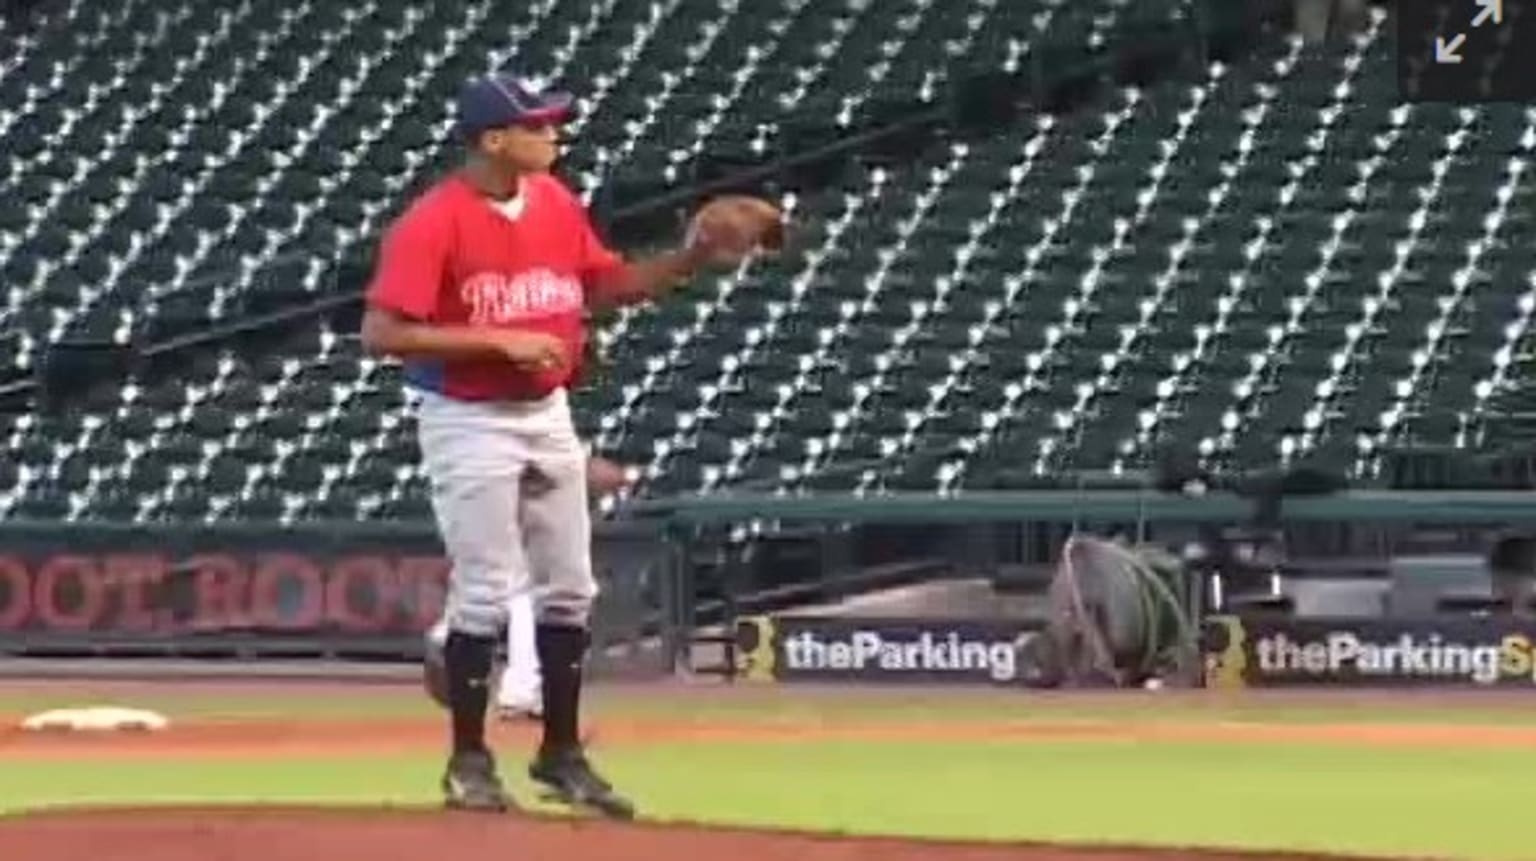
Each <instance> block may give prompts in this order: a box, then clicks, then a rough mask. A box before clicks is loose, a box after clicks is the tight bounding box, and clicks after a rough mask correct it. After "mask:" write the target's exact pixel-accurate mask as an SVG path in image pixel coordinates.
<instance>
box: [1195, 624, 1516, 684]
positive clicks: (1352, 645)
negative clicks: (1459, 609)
mask: <svg viewBox="0 0 1536 861" xmlns="http://www.w3.org/2000/svg"><path fill="white" fill-rule="evenodd" d="M1205 675H1206V685H1207V686H1208V687H1216V688H1241V687H1283V686H1302V685H1358V686H1381V685H1435V686H1446V685H1452V686H1464V687H1533V686H1536V619H1529V620H1528V619H1516V618H1512V617H1505V618H1498V617H1471V616H1468V617H1449V618H1434V619H1429V618H1426V619H1319V618H1307V619H1288V618H1284V617H1280V616H1270V615H1262V616H1261V615H1250V616H1213V617H1211V618H1209V619H1208V620H1207V622H1206V628H1205Z"/></svg>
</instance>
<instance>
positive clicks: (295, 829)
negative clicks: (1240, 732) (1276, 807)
mask: <svg viewBox="0 0 1536 861" xmlns="http://www.w3.org/2000/svg"><path fill="white" fill-rule="evenodd" d="M728 857H740V858H751V859H753V861H856V859H870V861H874V859H879V861H918V859H921V861H1005V859H1006V860H1007V861H1175V859H1184V861H1190V860H1191V859H1203V861H1224V859H1231V861H1263V859H1275V861H1280V859H1284V861H1298V859H1300V858H1303V857H1308V858H1315V857H1317V856H1301V855H1286V854H1274V853H1271V854H1260V853H1235V852H1234V853H1222V852H1205V851H1195V850H1188V849H1182V850H1150V849H1148V850H1141V849H1130V848H1106V849H1092V850H1090V849H1066V848H1061V847H1051V846H1039V845H1020V844H1007V845H1004V844H990V845H989V844H969V843H944V842H928V841H905V840H895V839H875V838H853V837H834V836H821V835H810V834H801V833H794V832H769V831H746V830H731V829H717V828H698V827H681V826H659V825H646V824H634V825H617V824H610V823H606V822H597V821H591V820H570V819H558V818H542V817H526V816H515V815H511V816H487V815H479V814H469V813H447V812H441V811H435V810H434V811H428V810H388V809H380V810H334V811H326V810H306V809H285V808H250V809H245V808H238V809H237V808H227V807H221V808H203V809H185V808H178V809H169V808H166V809H144V810H113V811H90V812H62V811H60V812H52V813H45V814H36V815H30V816H25V817H18V818H14V819H0V858H26V859H27V861H79V859H81V858H89V859H91V861H144V859H151V858H152V859H154V861H212V859H216V861H313V859H316V858H366V859H368V861H421V859H423V858H452V859H454V861H482V859H483V861H506V859H508V858H562V859H567V861H621V859H623V861H654V859H658V858H728Z"/></svg>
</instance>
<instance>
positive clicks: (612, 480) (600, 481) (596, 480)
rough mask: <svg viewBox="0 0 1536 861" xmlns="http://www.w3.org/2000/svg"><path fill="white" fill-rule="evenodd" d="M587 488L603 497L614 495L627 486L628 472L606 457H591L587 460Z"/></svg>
mask: <svg viewBox="0 0 1536 861" xmlns="http://www.w3.org/2000/svg"><path fill="white" fill-rule="evenodd" d="M587 486H588V487H589V488H591V490H592V491H593V492H594V493H597V494H599V495H603V496H606V495H607V494H610V493H616V492H618V491H620V490H623V489H624V488H625V487H628V486H629V473H628V470H626V469H625V468H624V467H623V466H621V465H620V464H617V463H615V462H613V461H611V460H609V459H608V458H606V457H599V456H598V455H592V457H591V458H589V459H588V460H587Z"/></svg>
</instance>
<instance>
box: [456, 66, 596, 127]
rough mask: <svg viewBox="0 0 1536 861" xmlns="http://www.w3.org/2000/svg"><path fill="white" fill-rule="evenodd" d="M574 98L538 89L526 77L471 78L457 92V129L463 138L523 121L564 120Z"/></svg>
mask: <svg viewBox="0 0 1536 861" xmlns="http://www.w3.org/2000/svg"><path fill="white" fill-rule="evenodd" d="M575 103H576V99H575V98H574V97H573V96H572V95H571V94H570V93H563V92H551V91H547V90H544V89H541V88H540V87H539V86H538V85H537V84H535V83H534V82H532V81H530V80H528V79H527V78H520V77H518V76H516V75H509V74H503V73H496V74H490V75H485V76H482V77H479V78H473V79H471V80H470V81H469V82H468V83H466V84H465V85H464V88H463V89H462V90H460V91H459V110H458V128H459V134H460V135H461V136H463V137H464V138H465V139H466V140H473V139H474V137H475V136H476V135H478V134H480V133H481V132H484V131H490V130H491V129H502V128H507V127H508V126H515V125H521V124H523V123H542V122H556V123H558V122H564V121H565V120H567V119H570V117H571V113H572V108H573V107H574V105H575Z"/></svg>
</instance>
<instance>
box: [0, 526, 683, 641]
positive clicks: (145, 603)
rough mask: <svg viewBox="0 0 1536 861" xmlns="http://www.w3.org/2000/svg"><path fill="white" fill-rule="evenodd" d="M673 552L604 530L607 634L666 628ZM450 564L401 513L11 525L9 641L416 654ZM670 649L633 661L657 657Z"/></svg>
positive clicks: (601, 627)
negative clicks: (386, 520)
mask: <svg viewBox="0 0 1536 861" xmlns="http://www.w3.org/2000/svg"><path fill="white" fill-rule="evenodd" d="M665 551H666V546H665V544H664V543H662V542H660V541H659V540H658V539H657V538H656V536H655V535H654V533H653V530H650V529H648V528H643V527H633V528H631V527H620V526H619V525H616V524H603V525H602V527H601V528H599V529H598V530H597V534H596V535H595V536H594V546H593V568H594V572H595V573H596V575H597V577H598V580H599V583H600V588H601V591H600V593H599V595H598V598H597V601H596V602H595V604H594V607H593V618H592V625H593V636H594V643H595V645H596V646H597V647H598V648H600V649H605V648H608V647H612V646H615V645H625V646H630V645H633V644H635V643H642V642H645V638H647V637H651V638H654V637H656V636H658V635H659V634H660V633H661V632H662V631H663V630H664V626H665V624H666V616H665V608H667V607H669V606H671V603H672V600H673V599H672V597H671V595H670V592H669V591H668V590H669V588H670V580H669V577H668V571H669V569H668V567H667V565H668V560H669V557H668V556H667V555H666V552H665ZM448 572H449V563H448V560H447V559H446V558H445V557H444V555H443V552H442V547H441V544H440V542H439V541H438V539H437V537H436V535H435V533H434V532H433V531H432V529H431V528H430V527H417V526H415V525H408V524H399V525H378V524H375V525H369V524H355V525H354V524H338V525H332V526H330V527H324V526H322V525H316V524H305V525H303V526H295V527H277V526H263V525H258V524H221V525H217V526H206V527H191V526H184V525H155V526H141V527H134V528H126V527H116V526H99V525H69V526H65V525H50V526H43V527H36V528H23V527H21V526H19V525H17V524H6V525H4V526H3V527H0V652H10V653H15V654H82V653H83V654H108V653H125V654H137V653H142V652H143V651H144V650H146V649H148V650H151V651H153V653H155V654H161V653H172V654H198V655H212V654H219V655H224V654H231V653H238V654H241V655H260V654H281V655H284V656H287V655H292V654H311V653H323V654H341V653H343V652H345V653H347V654H353V655H360V654H365V653H366V654H369V655H378V656H381V657H399V656H410V655H413V654H419V652H420V649H421V646H422V638H421V634H422V632H424V631H426V630H427V629H428V628H430V627H431V626H432V624H433V623H434V622H436V621H437V618H438V615H439V614H440V612H441V610H442V606H443V599H444V596H445V593H446V587H447V582H448ZM135 650H138V651H137V652H136V651H135ZM632 651H633V650H632ZM651 652H658V650H657V649H655V648H652V649H651ZM637 653H638V652H637ZM658 654H659V652H658ZM663 657H664V656H661V657H653V656H651V655H650V654H649V653H646V654H644V655H641V656H640V657H636V658H634V659H633V661H632V663H637V664H638V663H640V662H641V661H642V658H643V659H644V661H645V662H648V663H646V666H645V669H646V670H647V671H650V669H651V667H650V664H651V663H656V664H658V665H659V664H661V663H663V661H662V658H663Z"/></svg>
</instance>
